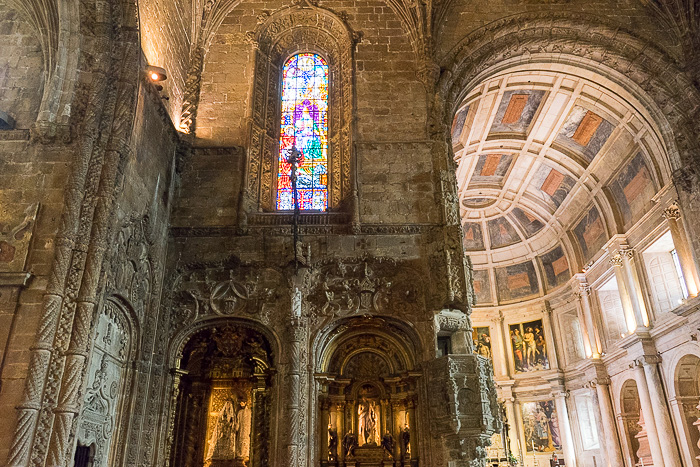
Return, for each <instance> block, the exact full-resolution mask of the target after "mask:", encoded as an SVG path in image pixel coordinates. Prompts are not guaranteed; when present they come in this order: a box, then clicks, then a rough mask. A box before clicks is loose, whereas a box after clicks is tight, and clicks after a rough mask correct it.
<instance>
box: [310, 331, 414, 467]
mask: <svg viewBox="0 0 700 467" xmlns="http://www.w3.org/2000/svg"><path fill="white" fill-rule="evenodd" d="M413 337H414V336H413V333H412V332H411V330H410V328H408V327H407V326H405V325H404V324H403V323H400V322H398V321H396V320H393V319H385V318H376V317H375V318H366V317H355V318H345V319H341V320H338V321H336V322H335V323H332V324H331V325H329V326H327V327H326V329H325V330H324V331H323V332H321V333H319V335H318V336H317V338H316V342H317V344H318V345H315V346H314V348H317V349H319V350H318V353H317V354H316V355H315V359H314V361H315V363H314V366H315V367H316V372H317V382H318V383H319V385H320V386H321V387H322V389H321V390H320V392H319V406H318V414H317V417H316V418H317V422H316V427H317V430H318V434H317V439H318V440H319V441H318V443H317V444H318V445H319V446H320V448H319V451H320V452H319V453H318V454H317V455H318V457H320V460H321V461H322V462H323V461H330V462H333V461H339V460H341V459H346V458H347V457H348V456H349V455H351V454H350V453H351V451H353V450H354V455H355V456H356V457H357V458H358V459H365V461H366V462H367V461H369V459H371V458H373V456H375V457H376V456H380V457H379V458H381V456H382V447H381V439H382V438H384V437H387V436H389V437H391V439H393V440H394V449H393V451H392V455H393V456H394V458H396V459H398V458H402V459H404V460H405V461H406V462H408V460H409V459H410V458H412V457H411V456H412V454H411V453H412V452H413V453H414V454H413V455H416V453H417V446H415V441H414V446H413V449H414V451H411V446H410V442H408V444H405V443H404V444H402V443H403V441H400V440H403V439H406V440H409V439H415V438H416V436H415V434H416V430H420V426H419V425H420V424H419V423H417V422H416V423H414V422H415V421H416V419H415V417H416V402H417V400H418V387H417V379H418V377H419V375H420V372H418V371H416V370H417V368H416V367H417V359H418V358H419V355H420V349H419V348H418V346H417V343H418V341H417V340H413ZM404 436H405V437H406V438H404ZM341 440H342V442H340V441H341ZM355 445H356V446H355ZM348 446H354V447H352V448H348ZM407 446H408V448H407ZM355 447H357V449H356V450H355ZM339 448H340V449H339ZM360 462H362V460H360Z"/></svg>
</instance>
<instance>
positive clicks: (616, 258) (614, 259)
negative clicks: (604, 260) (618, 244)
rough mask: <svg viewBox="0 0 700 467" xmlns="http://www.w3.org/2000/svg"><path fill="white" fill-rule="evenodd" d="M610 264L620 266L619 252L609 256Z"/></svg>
mask: <svg viewBox="0 0 700 467" xmlns="http://www.w3.org/2000/svg"><path fill="white" fill-rule="evenodd" d="M609 261H610V266H613V267H618V268H621V267H622V256H621V255H620V254H619V253H616V254H614V255H612V256H611V257H610V260H609Z"/></svg>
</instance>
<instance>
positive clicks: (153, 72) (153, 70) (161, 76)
mask: <svg viewBox="0 0 700 467" xmlns="http://www.w3.org/2000/svg"><path fill="white" fill-rule="evenodd" d="M146 74H147V75H148V79H150V80H151V81H153V82H155V81H165V80H166V79H168V75H166V74H165V68H161V67H159V66H152V65H149V66H147V67H146Z"/></svg>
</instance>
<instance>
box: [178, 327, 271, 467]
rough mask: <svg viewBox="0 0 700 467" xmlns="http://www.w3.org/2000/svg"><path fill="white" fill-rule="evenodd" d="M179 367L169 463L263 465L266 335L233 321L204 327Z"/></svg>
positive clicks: (267, 395) (266, 449)
mask: <svg viewBox="0 0 700 467" xmlns="http://www.w3.org/2000/svg"><path fill="white" fill-rule="evenodd" d="M178 371H179V372H180V378H181V380H180V387H179V393H178V396H177V406H176V412H175V424H174V432H173V450H172V453H171V465H172V466H174V467H253V466H267V465H268V453H269V449H270V445H269V444H270V431H269V427H270V420H269V418H270V413H271V407H270V405H271V397H270V387H271V376H272V372H273V370H272V353H271V350H270V346H269V343H268V341H267V340H266V339H265V337H264V336H262V335H261V334H260V333H259V332H257V331H255V330H253V329H250V328H247V327H244V326H240V325H232V324H226V325H221V326H217V327H215V328H209V329H205V330H202V331H200V332H198V333H196V334H195V335H194V336H192V337H191V338H190V340H189V341H188V342H187V344H186V345H185V347H184V351H183V353H182V360H181V362H180V365H179V370H178Z"/></svg>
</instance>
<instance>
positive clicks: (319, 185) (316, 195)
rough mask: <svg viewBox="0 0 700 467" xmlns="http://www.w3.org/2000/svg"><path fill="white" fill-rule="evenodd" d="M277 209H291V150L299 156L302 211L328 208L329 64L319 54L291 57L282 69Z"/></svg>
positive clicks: (299, 193)
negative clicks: (297, 152) (295, 149)
mask: <svg viewBox="0 0 700 467" xmlns="http://www.w3.org/2000/svg"><path fill="white" fill-rule="evenodd" d="M281 113H282V121H281V127H280V152H279V170H278V173H277V209H279V210H292V209H294V193H293V192H292V183H291V178H290V176H291V165H290V164H289V162H288V158H289V155H290V152H291V150H292V148H294V147H296V148H297V150H299V152H300V153H301V161H300V162H299V167H298V169H297V193H298V199H299V208H300V209H302V210H317V211H325V210H326V208H327V207H328V65H327V64H326V61H325V60H324V59H323V58H322V57H321V56H319V55H316V54H312V53H302V54H298V55H294V56H293V57H291V58H290V59H289V60H287V63H285V64H284V68H283V69H282V112H281Z"/></svg>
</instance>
